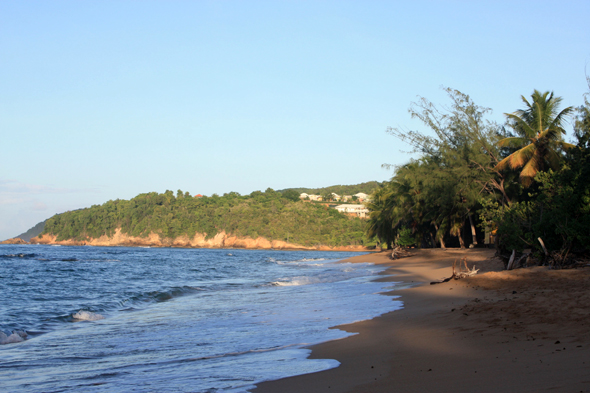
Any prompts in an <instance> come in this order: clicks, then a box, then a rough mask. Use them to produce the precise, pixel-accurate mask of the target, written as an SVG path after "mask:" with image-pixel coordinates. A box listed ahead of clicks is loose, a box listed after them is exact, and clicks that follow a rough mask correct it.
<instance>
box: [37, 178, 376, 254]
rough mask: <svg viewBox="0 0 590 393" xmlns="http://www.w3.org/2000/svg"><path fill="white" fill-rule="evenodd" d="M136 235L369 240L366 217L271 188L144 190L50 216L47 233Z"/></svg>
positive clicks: (308, 242) (309, 242)
mask: <svg viewBox="0 0 590 393" xmlns="http://www.w3.org/2000/svg"><path fill="white" fill-rule="evenodd" d="M119 227H120V228H121V229H122V232H123V233H126V234H128V235H131V236H148V235H149V234H150V233H151V232H154V233H157V234H159V235H160V237H161V238H175V237H178V236H182V235H187V236H189V237H190V238H192V237H193V236H194V235H195V234H196V233H205V234H206V235H207V237H209V238H210V237H213V236H215V235H216V234H217V233H219V232H221V231H225V232H226V233H231V234H233V235H236V236H249V237H252V238H256V237H258V236H262V237H265V238H267V239H269V240H284V241H288V242H291V243H296V244H301V245H304V246H315V245H327V246H345V245H363V244H366V243H367V241H366V238H365V235H364V228H365V222H364V221H362V220H361V219H359V218H356V217H350V216H346V215H343V214H341V213H339V212H338V211H336V210H334V209H328V208H327V207H326V206H322V205H315V204H311V203H306V202H303V201H293V200H290V199H288V198H286V197H283V195H282V194H281V193H280V192H277V191H274V190H272V189H267V190H266V191H265V192H260V191H255V192H253V193H251V194H250V195H245V196H241V195H240V194H238V193H235V192H231V193H228V194H225V195H223V196H217V195H215V194H214V195H213V196H210V197H200V198H195V197H192V196H191V195H190V194H189V193H188V192H187V193H183V192H182V191H180V190H178V192H177V193H176V195H174V193H173V192H172V191H166V192H165V193H163V194H158V193H155V192H151V193H147V194H140V195H138V196H136V197H135V198H133V199H131V200H115V201H108V202H106V203H104V204H103V205H95V206H92V207H90V208H86V209H80V210H76V211H71V212H66V213H62V214H58V215H55V216H53V217H51V218H50V219H49V220H47V222H46V224H45V229H44V231H43V234H53V235H56V236H57V239H58V240H65V239H75V240H84V239H87V238H97V237H100V236H102V235H112V234H113V233H114V232H115V229H116V228H119Z"/></svg>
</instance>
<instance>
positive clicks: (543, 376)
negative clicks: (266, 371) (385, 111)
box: [251, 249, 590, 393]
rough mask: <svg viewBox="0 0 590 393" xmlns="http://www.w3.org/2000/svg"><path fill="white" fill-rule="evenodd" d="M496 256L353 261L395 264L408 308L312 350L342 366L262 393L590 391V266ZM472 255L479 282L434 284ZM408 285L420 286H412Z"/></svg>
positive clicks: (419, 254) (435, 253)
mask: <svg viewBox="0 0 590 393" xmlns="http://www.w3.org/2000/svg"><path fill="white" fill-rule="evenodd" d="M494 252H495V250H488V249H472V250H458V249H447V250H441V249H425V250H416V251H415V252H414V255H412V256H410V257H407V258H403V259H399V260H395V261H393V260H391V259H389V256H388V253H387V252H382V253H375V254H366V255H361V256H356V257H352V258H348V259H346V260H344V261H346V262H371V263H375V264H383V265H386V266H388V268H387V269H386V271H385V272H384V273H383V277H381V278H379V279H378V280H382V281H391V282H400V283H404V284H406V285H405V286H403V287H402V288H401V289H394V290H393V291H390V292H388V293H386V295H392V296H400V298H398V300H402V301H403V304H404V305H403V309H401V310H396V311H393V312H390V313H387V314H384V315H381V316H379V317H376V318H374V319H372V320H368V321H362V322H357V323H353V324H348V325H341V326H336V327H334V328H337V329H341V330H345V331H347V332H351V333H358V334H355V335H353V336H350V337H347V338H344V339H341V340H336V341H330V342H326V343H322V344H318V345H314V346H311V347H310V348H309V349H311V350H312V353H311V355H310V357H309V358H310V359H335V360H337V361H339V362H340V366H339V367H337V368H333V369H329V370H325V371H321V372H317V373H311V374H304V375H299V376H294V377H289V378H284V379H279V380H275V381H266V382H262V383H259V384H258V385H257V387H256V388H255V389H252V390H251V392H252V393H267V392H270V393H274V392H277V393H278V392H281V393H289V392H293V393H300V392H309V393H314V392H342V393H344V392H353V393H381V392H383V393H385V392H427V391H430V392H446V391H453V392H466V393H467V392H498V391H502V392H517V391H518V392H540V391H560V392H561V391H568V392H590V332H589V330H590V329H588V328H589V327H590V293H589V292H590V291H588V290H587V288H590V269H588V268H583V269H577V270H558V271H555V270H548V269H546V268H541V267H536V268H529V269H518V270H512V271H503V270H502V269H503V264H502V262H501V261H499V260H498V259H496V258H493V254H494ZM464 256H465V257H467V262H468V265H469V267H472V266H473V265H474V264H475V266H476V268H478V269H481V270H480V271H479V273H478V274H477V275H475V276H474V277H470V278H466V279H461V280H451V281H450V282H447V283H442V284H438V285H429V284H430V282H432V281H440V280H442V279H444V278H447V277H449V276H450V275H451V272H452V271H451V265H452V263H453V261H454V260H455V259H461V258H463V257H464ZM408 285H410V287H409V288H408Z"/></svg>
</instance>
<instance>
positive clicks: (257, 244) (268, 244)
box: [31, 228, 369, 251]
mask: <svg viewBox="0 0 590 393" xmlns="http://www.w3.org/2000/svg"><path fill="white" fill-rule="evenodd" d="M31 244H60V245H64V246H86V245H88V246H128V247H138V246H142V247H184V248H244V249H253V250H270V249H275V250H320V251H369V250H368V249H367V248H366V247H363V246H344V247H328V246H318V247H305V246H301V245H299V244H293V243H287V242H284V241H280V240H272V241H271V240H268V239H265V238H263V237H259V238H256V239H252V238H249V237H237V236H233V235H231V234H229V235H228V234H227V233H225V232H220V233H218V234H217V235H215V236H214V237H212V238H210V239H206V238H205V235H204V234H201V233H197V234H196V235H195V236H194V237H193V238H192V239H191V238H189V237H188V236H180V237H177V238H175V239H160V236H159V235H157V234H155V233H150V235H149V236H147V237H136V236H129V235H127V234H125V233H122V232H121V228H117V229H116V230H115V234H114V235H113V236H111V237H108V236H106V235H103V236H101V237H99V238H96V239H94V238H89V239H86V240H72V239H68V240H60V241H57V239H56V236H54V235H40V236H37V237H34V238H32V239H31Z"/></svg>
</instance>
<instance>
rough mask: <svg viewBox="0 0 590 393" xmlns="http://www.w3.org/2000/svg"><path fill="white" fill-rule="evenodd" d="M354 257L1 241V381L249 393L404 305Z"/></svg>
mask: <svg viewBox="0 0 590 393" xmlns="http://www.w3.org/2000/svg"><path fill="white" fill-rule="evenodd" d="M359 254H360V253H348V252H320V251H278V250H264V251H259V250H233V249H232V250H229V249H227V250H225V249H171V248H129V247H87V246H79V247H74V246H62V247H60V246H47V245H26V246H13V245H0V294H1V296H2V301H1V302H0V343H2V345H0V390H2V391H6V392H8V391H10V392H70V391H71V392H130V391H133V392H209V393H212V392H232V393H237V392H246V391H247V390H248V389H251V388H253V387H254V386H255V385H256V383H258V382H261V381H264V380H272V379H278V378H283V377H287V376H293V375H299V374H305V373H310V372H316V371H320V370H325V369H329V368H333V367H337V366H338V364H339V363H338V362H337V361H336V360H333V359H321V360H317V359H313V360H311V359H307V356H308V355H309V353H310V350H308V349H306V347H307V346H309V345H312V344H317V343H321V342H325V341H329V340H335V339H340V338H344V337H347V336H348V335H349V333H346V332H344V331H341V330H338V329H330V328H331V327H334V326H336V325H340V324H344V323H350V322H355V321H360V320H366V319H371V318H373V317H375V316H378V315H381V314H384V313H386V312H389V311H393V310H396V309H398V308H401V302H400V301H399V300H396V299H395V298H394V297H391V296H384V295H382V294H380V293H382V292H384V291H387V290H390V289H392V288H393V287H394V286H395V283H392V282H376V281H374V280H375V278H377V275H378V274H379V273H380V272H381V271H383V268H382V267H379V266H374V265H371V264H368V263H356V264H350V263H339V262H338V261H339V260H342V259H344V258H347V257H350V256H354V255H359Z"/></svg>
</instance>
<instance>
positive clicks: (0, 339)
mask: <svg viewBox="0 0 590 393" xmlns="http://www.w3.org/2000/svg"><path fill="white" fill-rule="evenodd" d="M26 337H27V333H25V332H23V331H20V330H15V331H13V332H12V334H11V335H10V336H7V335H6V334H5V333H4V332H0V345H4V344H14V343H19V342H21V341H25V338H26Z"/></svg>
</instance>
